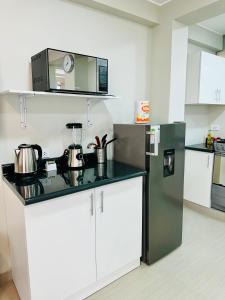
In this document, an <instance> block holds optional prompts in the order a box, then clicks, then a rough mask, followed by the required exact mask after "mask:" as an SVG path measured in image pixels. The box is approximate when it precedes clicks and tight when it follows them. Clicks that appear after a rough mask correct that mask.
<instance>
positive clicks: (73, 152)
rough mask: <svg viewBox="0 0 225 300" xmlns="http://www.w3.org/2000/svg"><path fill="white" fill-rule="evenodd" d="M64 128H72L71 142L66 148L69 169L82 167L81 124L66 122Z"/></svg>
mask: <svg viewBox="0 0 225 300" xmlns="http://www.w3.org/2000/svg"><path fill="white" fill-rule="evenodd" d="M66 128H68V129H72V142H73V143H72V144H71V145H69V147H68V149H67V150H66V154H67V156H68V162H67V165H68V167H69V168H71V169H78V168H83V167H84V157H83V149H82V124H81V123H68V124H66Z"/></svg>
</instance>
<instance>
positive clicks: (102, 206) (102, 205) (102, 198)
mask: <svg viewBox="0 0 225 300" xmlns="http://www.w3.org/2000/svg"><path fill="white" fill-rule="evenodd" d="M103 212H104V192H103V191H101V213H103Z"/></svg>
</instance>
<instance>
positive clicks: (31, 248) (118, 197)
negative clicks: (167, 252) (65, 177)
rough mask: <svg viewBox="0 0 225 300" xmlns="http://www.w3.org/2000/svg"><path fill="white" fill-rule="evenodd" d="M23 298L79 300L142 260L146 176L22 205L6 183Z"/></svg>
mask: <svg viewBox="0 0 225 300" xmlns="http://www.w3.org/2000/svg"><path fill="white" fill-rule="evenodd" d="M5 199H6V205H7V222H8V232H9V243H10V252H11V258H12V274H13V280H14V282H15V285H16V287H17V289H18V292H19V295H20V297H21V299H22V300H40V299H41V300H78V299H84V298H85V297H87V296H89V295H90V294H92V293H93V292H95V291H97V290H98V289H100V288H102V287H103V286H105V285H107V284H109V283H110V282H112V281H113V280H115V279H117V278H118V277H120V276H122V275H124V274H126V273H127V272H129V271H131V270H132V269H134V268H136V267H138V266H139V265H140V256H141V236H142V177H138V178H134V179H129V180H125V181H121V182H117V183H113V184H109V185H106V186H103V187H99V188H96V189H93V190H88V191H84V192H79V193H75V194H71V195H67V196H64V197H60V198H55V199H51V200H47V201H44V202H41V203H37V204H32V205H29V206H23V204H22V203H21V202H20V200H19V199H18V198H17V197H16V196H15V195H14V194H13V192H12V191H11V190H10V189H9V188H8V186H7V185H6V184H5Z"/></svg>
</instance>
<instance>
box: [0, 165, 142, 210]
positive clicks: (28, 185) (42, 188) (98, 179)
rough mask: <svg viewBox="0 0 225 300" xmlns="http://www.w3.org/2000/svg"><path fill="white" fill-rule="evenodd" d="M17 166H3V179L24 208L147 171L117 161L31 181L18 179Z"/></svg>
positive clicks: (53, 174)
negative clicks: (15, 167) (14, 169)
mask: <svg viewBox="0 0 225 300" xmlns="http://www.w3.org/2000/svg"><path fill="white" fill-rule="evenodd" d="M13 168H14V166H13V164H10V165H3V166H2V170H3V180H4V181H5V182H6V183H7V184H8V186H9V187H10V188H11V190H12V191H13V192H14V193H15V194H16V195H17V196H18V198H19V199H20V200H21V201H22V203H23V204H24V205H29V204H34V203H38V202H41V201H45V200H49V199H53V198H56V197H61V196H65V195H68V194H72V193H77V192H80V191H85V190H88V189H93V188H96V187H99V186H103V185H106V184H110V183H114V182H118V181H122V180H126V179H130V178H135V177H138V176H144V175H146V174H147V173H146V171H144V170H141V169H138V168H134V167H131V166H129V165H125V164H122V163H119V162H116V161H108V162H107V164H105V165H101V164H99V165H98V164H95V165H94V166H92V167H88V168H84V169H82V170H68V169H65V170H58V171H57V173H56V172H55V173H47V172H45V171H42V172H40V173H39V174H37V175H36V176H32V177H30V178H23V179H21V177H18V176H16V175H15V173H14V171H13Z"/></svg>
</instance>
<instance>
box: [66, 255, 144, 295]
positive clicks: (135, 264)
mask: <svg viewBox="0 0 225 300" xmlns="http://www.w3.org/2000/svg"><path fill="white" fill-rule="evenodd" d="M138 267H140V258H138V259H136V260H134V261H132V262H130V263H129V264H128V265H126V266H124V267H122V268H121V269H119V270H117V271H116V272H114V273H112V274H110V275H108V276H106V277H105V278H103V279H101V280H99V281H96V282H95V283H93V284H92V285H91V286H89V287H87V288H85V289H83V290H81V291H80V292H78V293H77V294H75V295H71V296H69V297H67V298H65V300H82V299H86V298H87V297H88V296H90V295H92V294H94V293H95V292H97V291H99V290H100V289H102V288H104V287H106V286H107V285H109V284H110V283H112V282H113V281H115V280H117V279H119V278H120V277H122V276H124V275H126V274H127V273H129V272H130V271H132V270H134V269H136V268H138Z"/></svg>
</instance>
